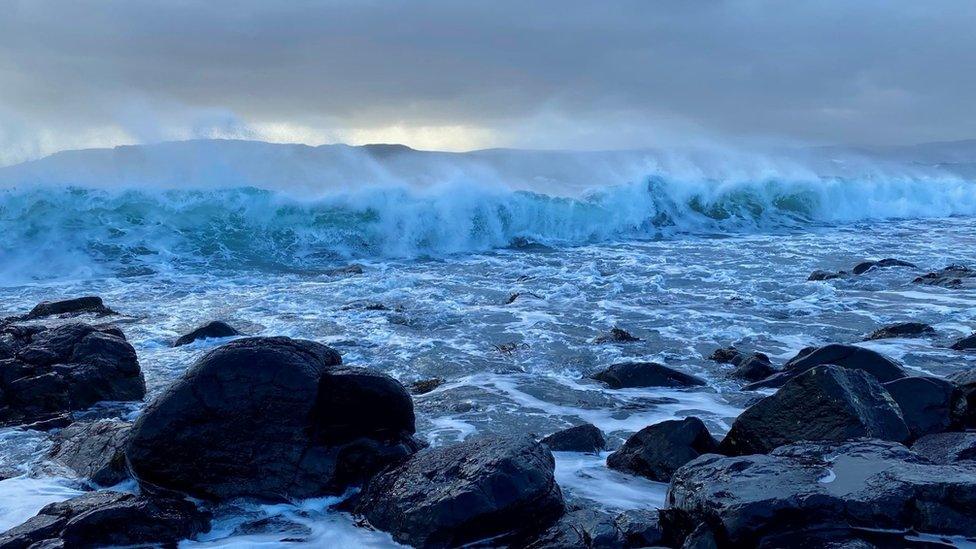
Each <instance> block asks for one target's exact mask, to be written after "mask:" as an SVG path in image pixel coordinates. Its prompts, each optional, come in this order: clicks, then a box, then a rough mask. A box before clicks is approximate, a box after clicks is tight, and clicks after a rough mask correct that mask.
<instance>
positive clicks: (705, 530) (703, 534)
mask: <svg viewBox="0 0 976 549" xmlns="http://www.w3.org/2000/svg"><path fill="white" fill-rule="evenodd" d="M681 549H718V541H717V540H716V539H715V533H714V532H712V529H711V528H709V527H708V524H706V523H704V522H703V523H701V524H699V525H698V528H695V529H694V530H692V532H691V534H689V535H688V537H687V538H685V542H684V543H683V544H682V545H681Z"/></svg>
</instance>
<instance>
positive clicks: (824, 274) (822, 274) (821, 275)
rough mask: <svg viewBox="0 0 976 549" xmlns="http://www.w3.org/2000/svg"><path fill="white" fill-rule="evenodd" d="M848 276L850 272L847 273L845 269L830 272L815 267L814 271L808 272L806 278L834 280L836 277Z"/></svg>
mask: <svg viewBox="0 0 976 549" xmlns="http://www.w3.org/2000/svg"><path fill="white" fill-rule="evenodd" d="M848 276H850V273H848V272H847V271H837V272H836V273H832V272H830V271H821V270H820V269H817V270H816V271H813V272H812V273H810V276H808V277H807V280H808V281H821V280H834V279H837V278H846V277H848Z"/></svg>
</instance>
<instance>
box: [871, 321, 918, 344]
mask: <svg viewBox="0 0 976 549" xmlns="http://www.w3.org/2000/svg"><path fill="white" fill-rule="evenodd" d="M931 335H935V328H933V327H931V326H929V325H928V324H925V323H924V322H900V323H898V324H892V325H890V326H885V327H884V328H878V329H877V330H875V331H873V332H871V333H870V334H869V335H868V336H867V337H865V338H864V339H865V341H870V340H873V339H894V338H905V337H924V336H931Z"/></svg>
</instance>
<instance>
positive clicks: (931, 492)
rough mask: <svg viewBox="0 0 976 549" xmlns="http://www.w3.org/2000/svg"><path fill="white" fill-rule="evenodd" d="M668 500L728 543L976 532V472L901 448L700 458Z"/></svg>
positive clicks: (815, 446)
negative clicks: (814, 535) (817, 534)
mask: <svg viewBox="0 0 976 549" xmlns="http://www.w3.org/2000/svg"><path fill="white" fill-rule="evenodd" d="M667 502H668V506H669V511H670V512H672V513H676V514H682V515H684V520H686V521H687V522H690V523H694V524H707V525H708V527H709V529H710V530H711V532H712V534H713V535H714V536H715V539H716V541H717V543H718V545H719V546H720V547H796V546H805V545H797V544H796V542H797V541H798V540H801V539H803V537H805V536H808V534H807V533H808V532H811V531H817V530H834V531H838V530H840V531H846V532H847V533H849V534H853V535H850V536H848V537H849V538H853V539H857V538H858V537H859V535H856V533H855V530H852V529H872V530H875V531H882V530H889V532H888V533H887V535H888V536H895V535H903V534H904V533H908V532H909V531H910V530H916V531H919V532H927V533H934V534H944V535H956V534H959V535H965V536H972V535H976V521H973V520H971V517H972V516H973V512H974V505H976V467H972V466H963V465H958V464H957V465H933V464H931V463H929V462H927V461H926V460H925V459H924V458H922V457H921V456H919V455H917V454H915V453H913V452H911V451H910V450H908V449H907V448H905V447H904V446H902V445H900V444H897V443H893V442H884V441H877V440H862V441H853V442H846V443H800V444H794V445H789V446H784V447H782V448H778V449H776V450H775V451H774V452H772V453H771V454H770V455H749V456H741V457H722V456H718V455H705V456H701V457H699V458H698V459H696V460H694V461H692V462H690V463H688V464H687V465H685V466H684V467H682V468H681V469H679V470H678V471H677V472H675V474H674V476H673V477H672V480H671V485H670V487H669V490H668V496H667ZM891 531H895V532H891ZM899 532H901V533H902V534H899ZM840 539H843V538H842V537H841V538H840ZM771 540H775V543H767V542H769V541H771ZM812 546H815V547H822V546H823V545H812ZM891 546H893V545H886V547H891ZM894 546H897V545H894ZM905 546H907V544H906V545H905Z"/></svg>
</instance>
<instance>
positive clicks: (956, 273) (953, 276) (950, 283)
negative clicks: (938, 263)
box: [912, 265, 976, 288]
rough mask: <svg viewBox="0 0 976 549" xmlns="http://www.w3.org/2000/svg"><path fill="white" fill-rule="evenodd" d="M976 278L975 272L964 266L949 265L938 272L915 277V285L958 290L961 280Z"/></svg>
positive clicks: (961, 283)
mask: <svg viewBox="0 0 976 549" xmlns="http://www.w3.org/2000/svg"><path fill="white" fill-rule="evenodd" d="M973 277H976V270H974V269H970V268H969V267H966V266H965V265H949V266H948V267H945V268H944V269H942V270H940V271H934V272H931V273H926V274H924V275H922V276H920V277H917V278H916V279H915V280H913V281H912V282H914V283H915V284H925V285H926V286H941V287H943V288H960V287H962V285H963V280H965V279H969V278H973Z"/></svg>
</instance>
